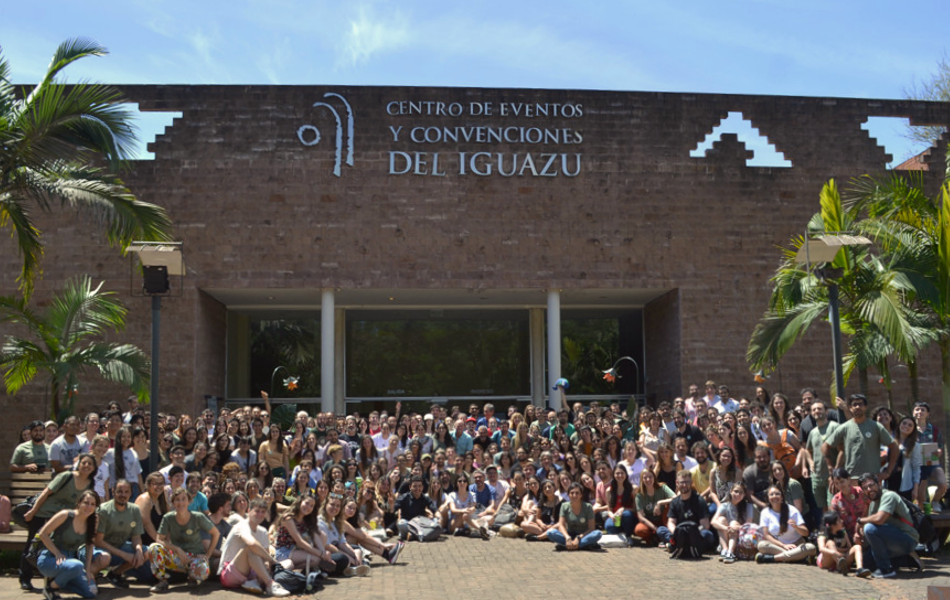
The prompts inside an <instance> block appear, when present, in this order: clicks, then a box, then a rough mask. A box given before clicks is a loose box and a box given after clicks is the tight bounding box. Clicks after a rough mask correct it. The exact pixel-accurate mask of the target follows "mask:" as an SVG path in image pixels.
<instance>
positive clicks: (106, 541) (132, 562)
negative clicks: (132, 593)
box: [96, 479, 152, 588]
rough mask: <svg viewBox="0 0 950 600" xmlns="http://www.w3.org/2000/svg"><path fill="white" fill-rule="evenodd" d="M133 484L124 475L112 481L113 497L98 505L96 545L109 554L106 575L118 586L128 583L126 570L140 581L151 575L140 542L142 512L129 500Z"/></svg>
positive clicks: (148, 578)
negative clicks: (109, 559) (122, 477)
mask: <svg viewBox="0 0 950 600" xmlns="http://www.w3.org/2000/svg"><path fill="white" fill-rule="evenodd" d="M131 497H132V484H131V483H129V482H128V481H126V480H125V479H120V480H118V481H116V482H115V494H114V495H113V498H112V500H109V501H108V502H103V503H102V504H101V505H100V506H99V525H98V527H97V528H96V547H97V548H102V549H104V550H106V551H107V552H108V553H109V554H110V555H111V557H112V560H111V562H110V563H109V565H110V566H111V567H112V569H111V570H110V571H109V574H108V575H106V579H108V581H109V582H110V583H111V584H112V585H113V586H115V587H117V588H127V587H129V584H128V582H127V581H126V580H125V573H126V572H127V571H132V572H133V573H134V575H135V577H136V579H138V580H139V581H142V582H148V581H150V580H151V578H152V573H151V570H150V569H149V566H148V561H147V560H146V558H145V548H144V546H143V545H142V534H143V533H145V529H144V527H143V526H142V513H141V511H139V507H138V506H136V505H135V504H132V503H130V502H129V499H130V498H131Z"/></svg>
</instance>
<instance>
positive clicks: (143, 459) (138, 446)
mask: <svg viewBox="0 0 950 600" xmlns="http://www.w3.org/2000/svg"><path fill="white" fill-rule="evenodd" d="M132 451H133V452H135V457H136V458H137V459H138V461H139V480H140V481H141V482H142V483H140V489H139V491H140V492H141V491H142V489H144V481H145V480H144V478H143V476H142V473H146V474H148V473H149V464H148V461H149V457H150V456H151V450H150V449H149V443H148V434H147V433H146V432H145V429H143V428H142V427H133V428H132ZM157 463H158V461H156V464H157ZM132 498H138V494H136V493H133V494H132Z"/></svg>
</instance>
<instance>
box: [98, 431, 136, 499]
mask: <svg viewBox="0 0 950 600" xmlns="http://www.w3.org/2000/svg"><path fill="white" fill-rule="evenodd" d="M105 461H106V463H108V464H109V481H111V482H113V484H112V485H115V483H114V482H116V481H118V480H120V479H125V480H126V481H128V482H129V483H131V484H132V494H133V495H135V496H138V494H139V492H140V491H141V490H142V465H141V464H139V459H138V457H137V456H135V451H134V450H132V429H131V428H130V427H129V426H128V425H123V426H122V427H120V428H119V430H118V431H117V432H116V434H115V447H114V448H110V449H109V451H108V452H106V456H105Z"/></svg>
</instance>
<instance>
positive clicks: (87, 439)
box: [76, 412, 99, 453]
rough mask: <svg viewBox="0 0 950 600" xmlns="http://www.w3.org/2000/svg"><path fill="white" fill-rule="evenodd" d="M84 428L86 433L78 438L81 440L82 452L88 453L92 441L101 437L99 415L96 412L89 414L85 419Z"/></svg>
mask: <svg viewBox="0 0 950 600" xmlns="http://www.w3.org/2000/svg"><path fill="white" fill-rule="evenodd" d="M83 426H84V427H85V431H83V432H82V433H80V434H79V435H78V436H76V437H77V438H79V444H80V452H83V453H86V452H89V450H90V446H92V439H93V438H94V437H96V436H97V435H99V415H98V414H97V413H94V412H93V413H89V414H87V415H86V417H85V418H84V419H83Z"/></svg>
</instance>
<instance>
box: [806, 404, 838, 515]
mask: <svg viewBox="0 0 950 600" xmlns="http://www.w3.org/2000/svg"><path fill="white" fill-rule="evenodd" d="M809 412H810V414H811V418H812V420H814V422H815V426H814V427H813V428H812V429H811V431H809V432H808V438H807V439H806V440H805V450H806V451H807V453H806V454H805V471H804V473H803V476H804V477H809V476H810V477H811V489H812V492H813V493H814V496H815V503H816V504H817V505H818V508H820V509H821V510H822V512H824V511H825V510H827V509H828V503H829V498H828V479H829V477H830V475H831V470H830V468H831V466H832V465H834V463H835V461H836V460H837V458H838V457H837V452H835V451H834V449H832V450H831V452H832V456H830V457H829V460H825V457H824V455H823V454H822V453H821V446H822V444H824V443H825V442H826V441H827V440H829V439H831V436H832V435H833V434H834V432H835V429H837V428H838V423H836V422H834V421H829V420H828V411H827V410H826V409H825V404H824V402H821V401H820V400H814V401H812V402H811V406H810V407H809Z"/></svg>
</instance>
